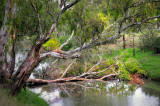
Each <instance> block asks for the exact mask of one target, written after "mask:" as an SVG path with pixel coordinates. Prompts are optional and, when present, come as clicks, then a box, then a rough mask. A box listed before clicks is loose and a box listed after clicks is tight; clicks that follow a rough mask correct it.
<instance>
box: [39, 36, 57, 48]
mask: <svg viewBox="0 0 160 106" xmlns="http://www.w3.org/2000/svg"><path fill="white" fill-rule="evenodd" d="M42 46H43V47H44V48H45V49H46V50H55V49H58V48H59V46H60V42H59V41H58V39H56V38H54V37H52V38H51V39H49V40H48V41H47V42H46V43H45V44H43V45H42Z"/></svg>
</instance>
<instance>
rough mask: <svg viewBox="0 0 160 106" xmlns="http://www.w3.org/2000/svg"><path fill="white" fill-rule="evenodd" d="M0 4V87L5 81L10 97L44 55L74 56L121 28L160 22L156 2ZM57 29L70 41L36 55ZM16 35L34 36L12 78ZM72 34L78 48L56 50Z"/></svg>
mask: <svg viewBox="0 0 160 106" xmlns="http://www.w3.org/2000/svg"><path fill="white" fill-rule="evenodd" d="M1 4H3V5H2V7H1V8H2V10H3V11H2V12H0V13H1V14H2V15H1V16H0V19H1V20H0V22H1V23H0V25H1V27H0V28H1V29H0V81H1V83H3V84H4V83H8V82H10V86H11V93H12V94H13V95H14V94H18V93H19V91H20V89H21V88H22V87H25V83H26V81H27V80H28V78H29V76H30V75H31V73H32V71H33V70H34V68H35V67H36V66H37V65H38V64H39V63H40V62H41V61H42V60H44V59H46V58H48V57H54V58H57V59H66V58H78V57H79V54H80V52H81V51H82V50H85V49H89V48H92V47H94V46H99V45H104V44H106V43H108V42H110V41H112V40H114V39H117V38H119V37H120V36H121V33H123V31H126V30H127V29H130V28H133V27H134V26H141V25H142V24H144V23H147V22H153V21H154V22H155V21H158V20H154V19H156V18H160V15H159V11H158V10H159V1H145V0H141V1H136V0H106V1H105V0H87V1H86V0H58V1H57V0H16V2H15V1H13V0H4V1H1ZM74 5H75V6H74ZM102 6H103V7H102ZM146 10H147V11H146ZM153 10H156V11H154V12H153ZM150 20H152V21H150ZM63 25H66V26H68V29H67V30H68V32H69V33H70V34H71V33H72V34H71V37H69V39H68V40H67V41H66V42H65V43H64V44H62V45H61V46H60V47H59V48H58V49H57V50H51V51H47V52H45V53H40V49H41V47H42V45H43V44H44V43H46V42H47V41H48V40H49V39H50V38H51V36H52V35H53V33H54V32H55V29H56V27H57V28H58V31H59V32H60V31H63ZM145 25H146V24H145ZM74 32H75V33H74ZM16 34H24V35H26V34H29V35H34V36H37V37H36V39H35V42H34V43H33V46H32V47H31V49H30V50H29V52H28V55H27V57H26V59H25V60H24V61H23V63H22V64H21V66H20V67H19V68H18V70H17V71H16V72H15V73H14V74H13V72H14V68H15V51H14V44H15V38H16V37H15V36H16ZM73 35H75V36H79V38H80V41H81V45H79V47H77V48H75V49H73V50H68V51H62V50H61V49H62V48H63V47H64V45H66V44H67V43H68V42H69V40H71V38H72V37H73ZM8 55H9V56H8ZM10 80H11V81H10Z"/></svg>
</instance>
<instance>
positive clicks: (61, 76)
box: [60, 58, 77, 78]
mask: <svg viewBox="0 0 160 106" xmlns="http://www.w3.org/2000/svg"><path fill="white" fill-rule="evenodd" d="M76 60H77V58H76V59H74V60H73V61H72V63H71V64H70V65H69V66H68V67H67V69H66V70H65V71H64V73H63V74H62V76H61V77H60V78H63V77H64V76H65V75H66V73H67V71H68V70H69V68H70V67H71V66H72V65H73V63H74V62H75V61H76Z"/></svg>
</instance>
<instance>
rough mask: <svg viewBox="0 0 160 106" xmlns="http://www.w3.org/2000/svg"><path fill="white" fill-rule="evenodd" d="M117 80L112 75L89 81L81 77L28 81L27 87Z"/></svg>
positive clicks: (114, 75) (115, 75)
mask: <svg viewBox="0 0 160 106" xmlns="http://www.w3.org/2000/svg"><path fill="white" fill-rule="evenodd" d="M116 78H117V74H110V75H106V76H103V77H101V78H99V79H87V78H86V77H85V78H80V77H68V78H59V79H55V80H43V79H28V80H27V85H29V86H32V85H33V86H36V85H37V86H38V85H46V84H50V83H65V82H77V81H107V80H113V79H116Z"/></svg>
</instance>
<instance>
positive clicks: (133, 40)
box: [133, 35, 135, 56]
mask: <svg viewBox="0 0 160 106" xmlns="http://www.w3.org/2000/svg"><path fill="white" fill-rule="evenodd" d="M133 56H135V48H134V35H133Z"/></svg>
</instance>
